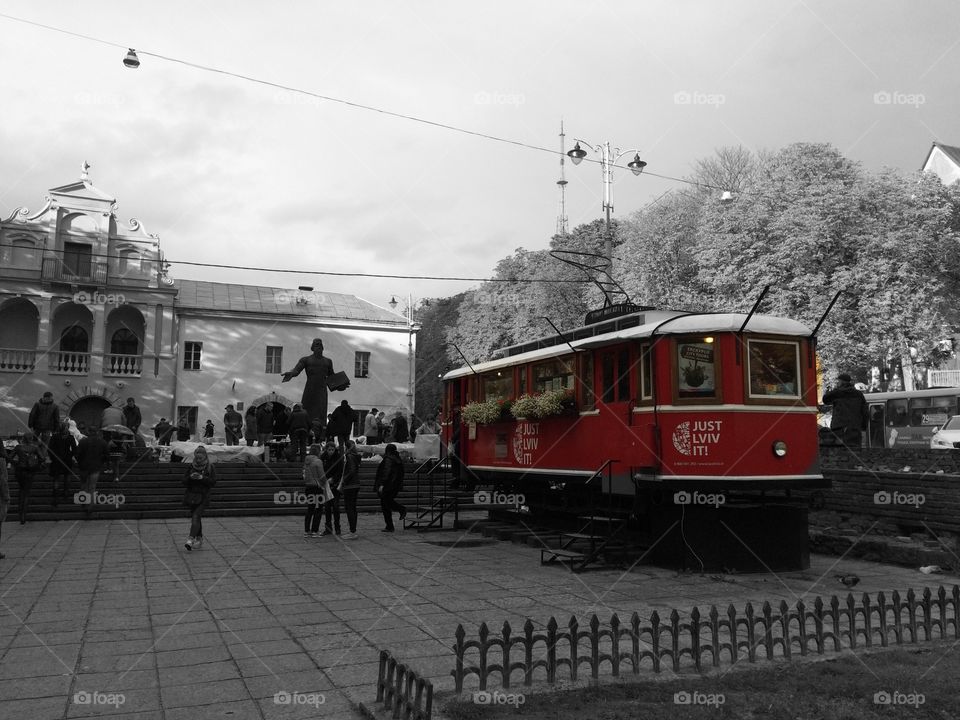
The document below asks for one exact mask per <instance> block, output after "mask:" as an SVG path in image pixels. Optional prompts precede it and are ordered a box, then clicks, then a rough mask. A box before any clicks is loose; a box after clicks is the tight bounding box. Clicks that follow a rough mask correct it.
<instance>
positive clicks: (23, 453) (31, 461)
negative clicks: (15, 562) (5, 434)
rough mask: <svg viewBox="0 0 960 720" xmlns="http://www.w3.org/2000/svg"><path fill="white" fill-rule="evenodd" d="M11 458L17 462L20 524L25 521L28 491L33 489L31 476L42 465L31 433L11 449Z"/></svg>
mask: <svg viewBox="0 0 960 720" xmlns="http://www.w3.org/2000/svg"><path fill="white" fill-rule="evenodd" d="M13 453H14V454H13V460H14V462H15V463H16V464H17V485H18V486H19V489H20V492H19V493H17V510H18V512H19V515H20V524H21V525H25V524H26V522H27V509H28V508H29V507H30V491H31V490H32V489H33V476H34V475H36V473H37V470H39V469H40V467H41V466H42V465H43V455H42V454H41V452H40V445H39V444H37V438H36V436H35V435H34V434H33V433H27V434H26V435H24V436H23V442H21V443H20V444H19V445H17V447H16V449H15V450H14V451H13Z"/></svg>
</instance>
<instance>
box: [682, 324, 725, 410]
mask: <svg viewBox="0 0 960 720" xmlns="http://www.w3.org/2000/svg"><path fill="white" fill-rule="evenodd" d="M704 340H707V339H706V338H704ZM709 340H710V342H703V341H700V342H697V341H682V340H681V341H678V342H677V362H676V366H677V376H676V377H677V397H678V398H679V399H681V400H689V399H703V398H713V397H716V394H717V384H716V383H717V370H716V355H715V351H716V348H714V343H713V342H712V340H713V338H709Z"/></svg>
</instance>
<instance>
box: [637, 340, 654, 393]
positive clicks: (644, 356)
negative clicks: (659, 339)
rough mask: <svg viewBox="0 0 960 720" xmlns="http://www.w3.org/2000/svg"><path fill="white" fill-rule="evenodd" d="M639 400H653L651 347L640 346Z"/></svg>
mask: <svg viewBox="0 0 960 720" xmlns="http://www.w3.org/2000/svg"><path fill="white" fill-rule="evenodd" d="M638 387H639V388H640V400H653V347H652V346H651V345H641V346H640V385H639V386H638Z"/></svg>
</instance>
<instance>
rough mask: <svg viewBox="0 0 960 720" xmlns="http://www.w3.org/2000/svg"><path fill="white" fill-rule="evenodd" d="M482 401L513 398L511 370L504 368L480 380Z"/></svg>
mask: <svg viewBox="0 0 960 720" xmlns="http://www.w3.org/2000/svg"><path fill="white" fill-rule="evenodd" d="M481 382H482V383H483V399H484V400H506V399H507V398H511V397H513V370H512V369H511V368H505V369H503V370H497V371H496V372H492V373H487V374H486V375H484V376H483V377H482V378H481Z"/></svg>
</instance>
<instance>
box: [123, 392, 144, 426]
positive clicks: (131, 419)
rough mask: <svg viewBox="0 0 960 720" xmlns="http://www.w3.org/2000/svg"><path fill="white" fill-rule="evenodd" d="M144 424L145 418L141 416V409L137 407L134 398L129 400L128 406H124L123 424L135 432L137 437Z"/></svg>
mask: <svg viewBox="0 0 960 720" xmlns="http://www.w3.org/2000/svg"><path fill="white" fill-rule="evenodd" d="M142 423H143V417H142V416H141V415H140V408H138V407H137V404H136V402H134V400H133V398H127V404H126V405H124V406H123V424H124V425H125V426H126V427H128V428H130V429H131V430H133V434H134V435H136V434H137V433H139V432H140V425H141V424H142Z"/></svg>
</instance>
